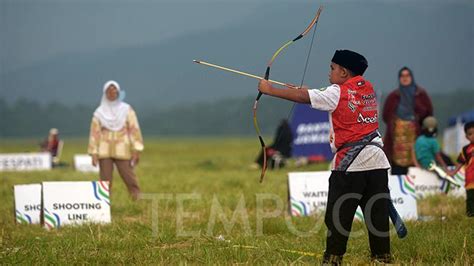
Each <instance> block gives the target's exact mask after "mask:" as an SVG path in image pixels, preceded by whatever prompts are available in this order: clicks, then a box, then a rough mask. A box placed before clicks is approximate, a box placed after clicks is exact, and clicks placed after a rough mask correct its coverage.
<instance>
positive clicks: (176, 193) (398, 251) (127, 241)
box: [0, 138, 474, 265]
mask: <svg viewBox="0 0 474 266" xmlns="http://www.w3.org/2000/svg"><path fill="white" fill-rule="evenodd" d="M35 149H36V142H35V141H25V140H23V141H19V140H8V141H7V140H2V141H1V142H0V151H1V152H24V151H33V150H35ZM85 150H86V141H85V140H66V145H65V150H64V156H63V161H65V162H68V163H69V164H71V163H72V162H71V160H72V156H73V154H75V153H85ZM257 150H258V142H257V140H256V139H253V138H249V139H238V138H228V139H210V138H209V139H146V151H145V152H144V154H143V156H142V161H141V163H140V165H139V167H138V169H137V174H138V176H139V179H140V185H141V187H142V191H143V192H144V193H146V195H147V197H153V196H160V195H161V196H163V195H165V196H168V197H170V199H169V200H162V201H159V204H158V208H157V209H156V210H157V216H158V219H155V220H153V221H152V217H153V215H152V213H153V212H152V209H153V208H152V204H151V201H150V200H148V199H141V200H138V201H136V202H132V201H131V200H130V199H129V198H128V194H127V191H126V189H125V186H124V184H123V183H122V181H121V180H119V179H120V177H119V176H118V175H117V174H115V182H114V191H113V193H112V198H111V201H112V220H113V221H112V224H110V225H84V226H76V227H64V228H61V229H59V230H53V231H47V230H45V229H43V228H41V227H40V226H22V225H16V224H15V223H14V218H13V217H14V216H13V193H12V186H13V185H15V184H22V183H34V182H41V181H56V180H95V179H97V178H98V176H96V175H94V174H83V173H78V172H75V171H74V170H73V169H72V168H71V167H66V168H63V169H55V170H53V171H50V172H31V173H6V172H2V173H0V180H1V185H0V201H1V205H0V208H1V209H0V213H1V215H0V225H1V229H0V263H1V264H18V263H21V264H53V263H54V264H70V263H74V264H85V263H94V264H106V263H107V264H130V263H133V264H178V263H189V264H210V263H212V264H217V263H219V264H276V263H281V264H290V263H297V264H315V263H320V261H321V254H322V252H323V251H324V246H325V233H326V228H325V226H324V224H323V223H322V217H316V216H313V217H306V218H289V217H288V216H287V212H286V199H287V171H288V170H295V171H296V170H298V171H300V170H301V171H303V170H304V171H311V170H325V169H326V168H327V166H325V165H322V166H310V167H306V168H302V169H295V168H292V167H289V168H287V169H284V170H278V171H273V172H269V173H268V174H267V177H266V180H265V182H264V184H259V183H258V177H259V171H257V170H251V169H250V168H249V165H250V162H251V160H252V159H253V158H254V157H255V156H256V152H257ZM265 197H267V198H271V199H270V200H268V199H267V200H263V209H262V211H261V212H258V211H257V207H256V206H257V203H258V202H260V200H261V199H263V198H265ZM259 199H260V200H259ZM464 208H465V207H464V201H463V200H462V199H454V198H446V197H443V196H439V197H433V198H429V199H425V200H423V201H421V202H420V203H419V212H420V214H421V215H427V216H433V217H434V219H433V220H431V221H428V222H408V223H407V226H408V230H409V235H408V237H407V238H406V239H404V240H399V239H397V238H396V236H395V234H394V232H392V240H391V243H392V253H393V256H394V259H395V262H396V263H404V264H405V263H416V264H418V263H424V264H434V263H436V264H452V263H456V264H462V265H469V264H471V265H472V264H474V219H468V218H466V217H465V215H464ZM236 210H237V211H236ZM219 213H220V215H218V214H219ZM271 214H276V216H275V217H272V218H265V217H264V216H265V215H268V216H270V215H271ZM262 215H263V216H262ZM233 217H234V218H235V219H234V220H232V219H233ZM443 217H444V218H443ZM226 219H227V221H228V222H224V223H223V222H221V220H226ZM260 221H261V222H260ZM288 223H289V224H291V225H292V226H290V227H289V226H288ZM156 224H157V225H158V226H157V229H156V228H155V225H156ZM289 228H293V229H292V230H290V229H289ZM353 229H354V230H356V231H359V232H360V231H361V230H365V228H364V226H363V225H362V224H361V223H359V222H356V223H355V224H354V226H353ZM295 231H298V232H300V233H299V234H295V233H294V232H295ZM295 251H298V252H295ZM302 252H309V253H314V254H309V253H302ZM369 254H370V252H369V249H368V240H367V235H366V234H365V233H364V234H357V236H354V237H351V239H350V240H349V244H348V251H347V254H346V256H345V258H344V260H345V262H351V263H354V264H360V263H369V262H370V259H369Z"/></svg>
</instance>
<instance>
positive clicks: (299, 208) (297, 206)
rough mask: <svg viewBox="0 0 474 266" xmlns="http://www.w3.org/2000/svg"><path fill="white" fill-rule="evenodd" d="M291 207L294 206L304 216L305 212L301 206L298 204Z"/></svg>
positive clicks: (292, 204)
mask: <svg viewBox="0 0 474 266" xmlns="http://www.w3.org/2000/svg"><path fill="white" fill-rule="evenodd" d="M291 206H293V207H294V208H295V209H297V210H298V211H299V213H300V214H304V211H303V210H302V208H301V206H299V205H298V204H296V203H291Z"/></svg>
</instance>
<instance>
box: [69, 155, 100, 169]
mask: <svg viewBox="0 0 474 266" xmlns="http://www.w3.org/2000/svg"><path fill="white" fill-rule="evenodd" d="M74 168H75V169H76V170H77V171H79V172H86V173H87V172H93V173H98V172H99V166H93V165H92V157H91V156H90V155H88V154H76V155H74Z"/></svg>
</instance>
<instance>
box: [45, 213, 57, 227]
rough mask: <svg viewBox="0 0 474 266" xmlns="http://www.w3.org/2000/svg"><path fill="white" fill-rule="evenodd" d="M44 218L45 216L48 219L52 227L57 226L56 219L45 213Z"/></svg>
mask: <svg viewBox="0 0 474 266" xmlns="http://www.w3.org/2000/svg"><path fill="white" fill-rule="evenodd" d="M44 218H46V219H47V220H49V221H50V222H51V223H52V224H53V225H54V227H56V226H57V224H56V220H54V219H53V218H52V217H51V216H49V215H47V214H45V215H44Z"/></svg>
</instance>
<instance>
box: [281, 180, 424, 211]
mask: <svg viewBox="0 0 474 266" xmlns="http://www.w3.org/2000/svg"><path fill="white" fill-rule="evenodd" d="M288 175H289V176H288V185H289V192H290V206H291V210H290V211H291V214H292V215H293V216H307V215H311V214H312V213H315V212H321V211H324V210H325V209H326V204H327V196H328V189H329V176H330V175H331V172H328V171H326V172H299V173H289V174H288ZM410 181H411V180H410V179H409V177H407V176H389V188H390V196H391V198H392V201H393V203H394V205H395V208H396V209H397V211H398V213H399V214H400V216H401V217H402V218H404V219H417V218H418V215H417V213H418V212H417V206H416V198H415V193H414V187H413V185H412V184H411V183H410ZM411 182H412V181H411ZM402 188H404V189H402ZM355 218H356V219H362V211H361V209H360V208H358V210H357V211H356V215H355Z"/></svg>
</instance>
